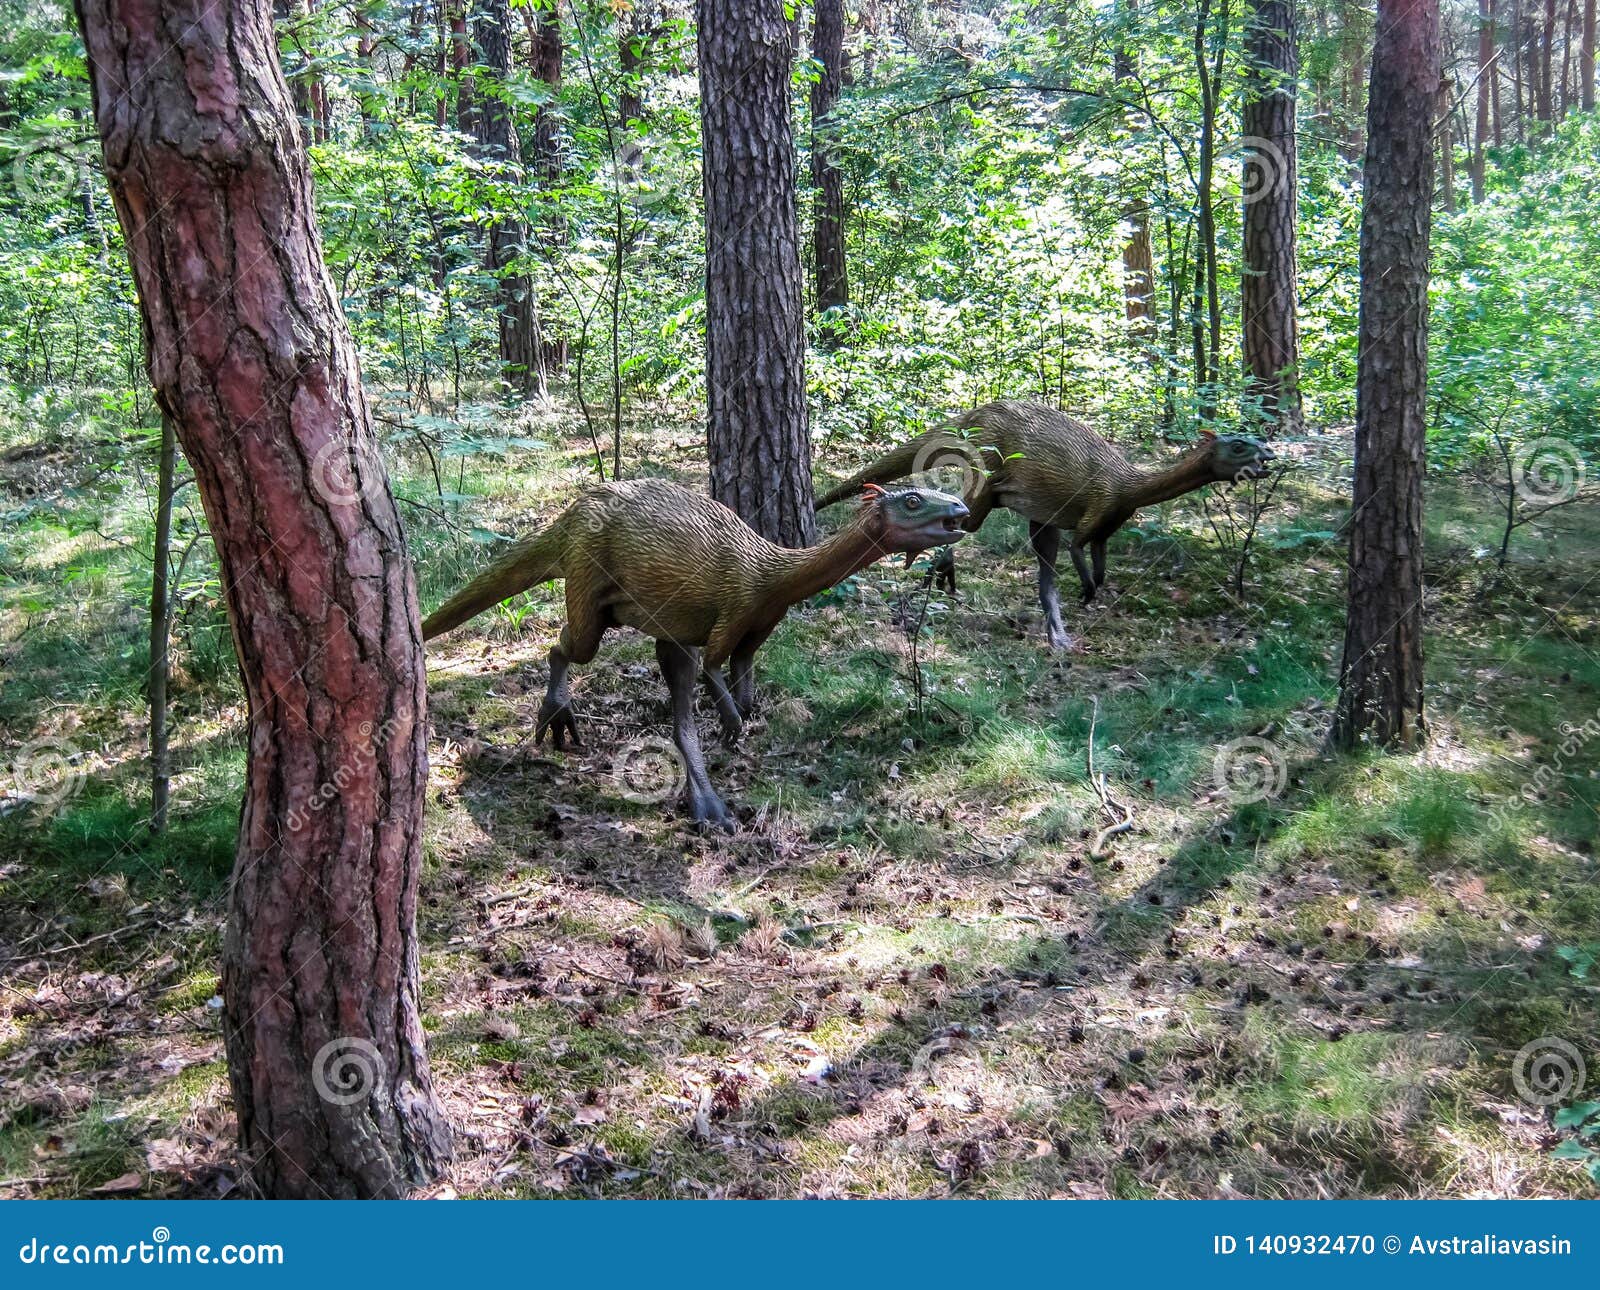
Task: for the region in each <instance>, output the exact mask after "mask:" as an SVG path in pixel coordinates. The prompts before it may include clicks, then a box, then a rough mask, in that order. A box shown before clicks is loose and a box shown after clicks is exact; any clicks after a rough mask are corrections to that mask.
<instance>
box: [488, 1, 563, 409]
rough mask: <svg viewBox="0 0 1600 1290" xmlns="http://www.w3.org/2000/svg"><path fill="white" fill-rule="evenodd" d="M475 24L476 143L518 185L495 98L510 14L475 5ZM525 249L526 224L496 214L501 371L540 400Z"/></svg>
mask: <svg viewBox="0 0 1600 1290" xmlns="http://www.w3.org/2000/svg"><path fill="white" fill-rule="evenodd" d="M473 19H474V22H473V34H474V35H475V36H476V38H477V46H478V50H479V53H480V56H481V57H482V59H483V67H484V69H485V80H486V86H485V92H484V93H483V94H481V95H480V96H479V102H478V116H477V125H478V141H479V143H480V145H481V146H482V148H483V154H484V156H485V158H487V160H488V161H489V162H490V163H491V164H492V165H493V166H494V167H495V168H496V169H497V171H498V173H499V174H500V176H501V178H502V179H503V180H506V181H509V182H511V183H513V184H520V182H521V180H522V153H521V147H520V144H519V143H518V140H517V131H516V125H515V123H514V122H513V121H512V119H511V105H510V103H508V102H507V101H506V99H505V97H504V95H503V94H502V93H500V92H499V91H500V88H501V87H502V86H504V85H505V84H506V83H507V82H508V81H509V79H510V77H511V9H510V6H509V4H508V3H507V0H477V3H476V5H475V7H474V12H473ZM527 249H528V226H527V223H526V222H525V221H524V220H522V219H521V218H519V217H517V216H515V215H509V214H507V213H505V212H503V211H497V212H495V216H494V223H493V224H492V225H491V226H490V228H489V246H488V261H487V267H488V269H489V271H490V272H491V273H493V274H494V275H495V276H496V278H497V279H498V280H499V284H500V285H499V288H498V306H499V313H500V365H501V368H502V370H503V374H504V376H505V380H506V383H507V384H508V385H510V386H511V388H512V389H514V390H516V391H518V392H519V393H521V394H525V395H532V396H534V397H537V398H543V397H544V395H545V392H546V390H545V375H544V346H543V345H542V344H541V337H540V335H539V308H538V296H537V295H536V294H535V293H534V287H533V280H532V278H531V276H530V275H529V274H528V272H527V269H526V268H525V267H523V268H519V267H518V266H517V261H518V260H520V259H523V258H524V257H525V256H526V254H527Z"/></svg>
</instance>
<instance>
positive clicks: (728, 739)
mask: <svg viewBox="0 0 1600 1290" xmlns="http://www.w3.org/2000/svg"><path fill="white" fill-rule="evenodd" d="M720 725H721V727H722V746H723V747H724V748H732V747H734V746H735V745H736V744H738V742H739V736H740V735H741V734H743V733H744V718H743V717H742V716H735V717H729V716H727V715H726V714H724V715H723V716H722V717H721V718H720Z"/></svg>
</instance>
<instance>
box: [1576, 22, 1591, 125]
mask: <svg viewBox="0 0 1600 1290" xmlns="http://www.w3.org/2000/svg"><path fill="white" fill-rule="evenodd" d="M1594 27H1595V0H1583V53H1582V56H1581V57H1580V58H1579V59H1578V79H1579V81H1580V82H1581V83H1582V88H1581V90H1580V96H1581V100H1582V103H1583V110H1584V111H1585V112H1593V111H1594V39H1595V35H1594Z"/></svg>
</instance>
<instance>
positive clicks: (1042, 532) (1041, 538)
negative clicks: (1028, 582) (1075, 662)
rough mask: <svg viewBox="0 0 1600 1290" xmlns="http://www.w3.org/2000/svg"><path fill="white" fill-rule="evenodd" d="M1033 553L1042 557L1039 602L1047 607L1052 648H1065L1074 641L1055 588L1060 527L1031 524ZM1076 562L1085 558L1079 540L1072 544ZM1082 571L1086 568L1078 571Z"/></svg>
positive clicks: (1029, 530) (1059, 549) (1059, 547)
mask: <svg viewBox="0 0 1600 1290" xmlns="http://www.w3.org/2000/svg"><path fill="white" fill-rule="evenodd" d="M1028 537H1029V539H1030V540H1031V541H1032V543H1033V553H1034V554H1035V555H1036V556H1038V557H1039V605H1040V607H1041V608H1042V609H1043V610H1044V625H1045V631H1046V633H1047V634H1048V635H1049V637H1050V648H1051V649H1066V648H1068V646H1069V645H1070V644H1071V641H1070V640H1069V638H1068V637H1067V629H1066V628H1065V627H1063V626H1062V625H1061V592H1060V591H1059V590H1058V589H1057V588H1056V557H1057V556H1058V555H1059V554H1060V553H1061V530H1060V529H1058V528H1056V527H1055V525H1053V524H1036V523H1030V524H1029V525H1028ZM1071 551H1072V559H1073V562H1074V563H1077V562H1078V561H1081V560H1082V559H1083V555H1082V553H1081V552H1080V551H1079V550H1078V545H1077V543H1076V542H1074V543H1073V544H1072V547H1071ZM1079 572H1080V574H1081V573H1082V572H1083V570H1081V569H1080V570H1079Z"/></svg>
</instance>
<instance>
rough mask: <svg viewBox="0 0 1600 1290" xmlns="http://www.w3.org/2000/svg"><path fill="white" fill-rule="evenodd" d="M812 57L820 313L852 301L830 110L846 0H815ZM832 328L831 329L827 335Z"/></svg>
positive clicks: (837, 85)
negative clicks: (815, 69)
mask: <svg viewBox="0 0 1600 1290" xmlns="http://www.w3.org/2000/svg"><path fill="white" fill-rule="evenodd" d="M811 57H812V58H813V59H815V60H816V63H817V66H818V68H819V73H818V76H817V79H816V81H815V82H814V83H813V84H812V86H811V186H812V190H813V197H812V212H813V214H812V220H813V223H812V233H811V248H812V256H813V258H814V259H815V261H816V275H817V282H816V286H817V299H816V310H817V313H819V314H823V313H826V312H827V311H828V310H830V309H839V308H842V307H843V306H845V305H847V304H849V303H850V281H849V277H848V275H847V273H846V262H845V240H844V233H845V226H844V175H843V173H842V172H841V171H840V169H839V167H838V164H837V163H836V162H835V161H834V159H833V152H832V145H831V143H830V140H829V134H830V122H829V121H828V113H830V112H832V111H833V107H834V104H835V103H837V102H838V101H839V94H840V91H841V90H842V88H843V85H844V0H817V2H816V17H815V20H814V22H813V25H812V28H811ZM832 334H833V333H832V332H831V331H830V332H829V335H830V336H831V335H832Z"/></svg>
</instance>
